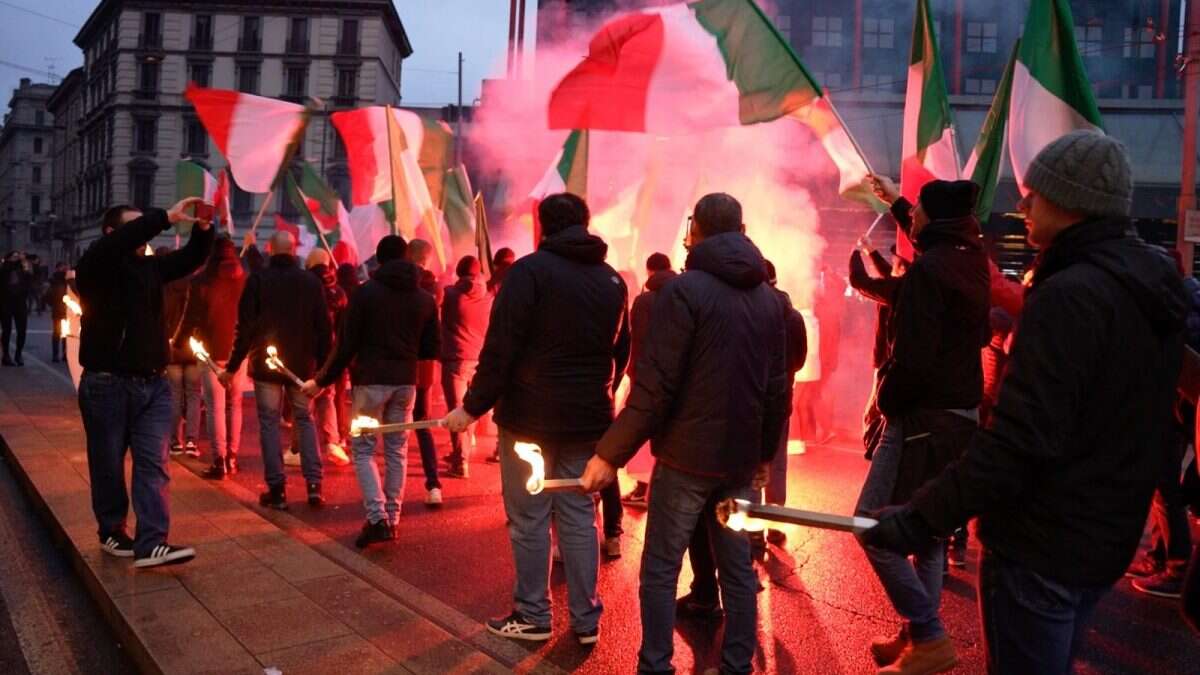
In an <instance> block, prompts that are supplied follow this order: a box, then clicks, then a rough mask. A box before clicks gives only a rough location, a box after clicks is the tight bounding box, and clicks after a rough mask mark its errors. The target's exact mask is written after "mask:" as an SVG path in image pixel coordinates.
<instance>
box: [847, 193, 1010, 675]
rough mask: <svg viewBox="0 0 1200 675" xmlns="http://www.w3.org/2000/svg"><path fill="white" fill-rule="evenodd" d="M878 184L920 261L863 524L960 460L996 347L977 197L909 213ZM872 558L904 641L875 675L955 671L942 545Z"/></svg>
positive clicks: (878, 656)
mask: <svg viewBox="0 0 1200 675" xmlns="http://www.w3.org/2000/svg"><path fill="white" fill-rule="evenodd" d="M876 185H877V192H878V193H879V194H880V198H881V199H883V200H884V201H885V202H888V203H891V204H892V213H893V214H894V215H895V216H896V219H897V221H898V222H900V223H901V224H902V226H903V225H907V224H909V223H906V222H905V221H906V219H909V218H911V221H910V223H911V227H907V228H906V229H907V230H908V232H909V233H910V236H911V238H912V240H913V243H914V248H915V249H916V251H917V256H916V259H915V260H914V261H913V263H912V265H911V266H910V267H909V269H908V271H907V272H905V274H904V276H903V277H902V278H901V281H900V284H899V286H898V287H897V288H896V289H895V300H894V304H893V305H892V312H891V316H890V321H889V322H888V354H887V360H886V361H885V362H884V364H883V366H882V367H881V368H880V370H879V386H878V388H877V392H876V404H877V405H878V407H879V410H880V412H881V413H882V414H883V416H884V427H883V431H882V434H881V437H880V440H879V443H878V445H877V447H876V450H875V453H874V455H873V456H872V459H871V469H870V471H869V473H868V474H867V478H866V481H865V482H864V483H863V488H862V492H861V494H860V495H859V499H858V506H857V511H858V512H860V513H873V512H875V511H877V510H879V509H882V508H884V507H886V506H888V505H890V504H895V503H900V502H903V501H904V500H905V499H907V498H908V496H909V495H911V494H912V492H913V490H915V489H916V488H917V487H919V486H920V485H921V483H923V482H925V481H926V480H928V479H930V478H932V477H934V476H936V475H937V473H938V472H939V471H941V469H942V468H943V467H944V466H946V464H948V463H949V462H950V461H951V460H953V459H954V458H955V457H957V456H958V454H959V453H961V451H962V449H963V448H964V447H965V445H966V443H967V441H968V440H970V437H971V434H972V433H973V432H974V430H975V428H976V427H977V426H978V424H979V411H978V406H979V401H980V398H981V397H982V392H983V370H982V367H981V365H980V350H981V349H982V348H983V346H984V345H985V344H987V341H988V338H989V337H990V333H989V331H988V288H989V278H988V268H987V256H986V254H985V253H984V251H983V245H982V241H981V239H980V232H979V223H978V222H977V221H976V220H975V217H974V216H973V215H972V213H973V210H974V208H975V201H976V199H977V198H978V194H979V187H978V186H977V185H975V184H974V183H972V182H970V181H940V180H935V181H930V182H929V183H926V184H925V186H924V187H923V188H922V189H921V193H920V198H919V200H918V202H917V204H916V205H915V206H912V205H910V204H908V202H907V201H905V200H904V199H903V198H901V197H899V194H898V192H897V191H896V190H895V185H894V184H892V182H891V181H890V180H887V179H886V178H877V179H876ZM959 524H960V525H961V523H959ZM865 550H866V553H867V559H868V560H870V561H871V565H872V567H874V569H875V573H876V575H877V576H878V577H879V581H880V583H882V585H883V587H884V590H885V591H886V592H887V594H888V598H889V599H890V600H891V602H892V605H893V607H895V609H896V612H897V613H898V614H900V616H901V617H903V618H904V619H905V625H904V628H902V629H901V631H900V633H899V635H897V636H896V637H894V638H881V639H878V640H876V641H875V642H874V644H872V645H871V654H872V656H873V657H874V658H875V661H876V662H877V663H878V664H879V665H880V666H883V670H881V671H880V672H886V673H905V674H910V673H934V672H941V671H942V669H946V668H950V667H952V666H953V665H954V664H955V663H957V661H958V657H957V655H956V653H955V649H954V643H953V642H951V640H950V638H949V637H948V636H947V635H946V630H945V627H944V626H943V625H942V621H941V618H940V616H939V605H940V604H941V592H942V565H943V560H944V558H945V550H944V548H943V546H942V545H941V543H939V542H935V541H932V540H931V541H930V542H928V543H927V545H926V546H924V547H922V549H921V550H920V551H917V552H916V555H914V556H913V559H912V561H911V562H910V561H909V560H908V558H907V557H905V556H899V555H896V554H895V553H894V552H892V551H890V550H887V549H884V548H879V547H874V546H866V547H865Z"/></svg>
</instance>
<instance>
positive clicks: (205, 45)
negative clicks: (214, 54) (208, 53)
mask: <svg viewBox="0 0 1200 675" xmlns="http://www.w3.org/2000/svg"><path fill="white" fill-rule="evenodd" d="M212 46H213V18H212V15H211V14H197V15H196V16H195V18H194V19H193V20H192V49H212Z"/></svg>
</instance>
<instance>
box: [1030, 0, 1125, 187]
mask: <svg viewBox="0 0 1200 675" xmlns="http://www.w3.org/2000/svg"><path fill="white" fill-rule="evenodd" d="M1009 124H1010V128H1009V131H1008V154H1009V157H1010V158H1011V159H1012V166H1013V175H1014V176H1015V177H1016V179H1017V186H1018V187H1020V188H1021V189H1022V191H1024V178H1025V171H1026V169H1027V168H1028V167H1029V165H1030V163H1032V162H1033V158H1034V157H1036V156H1037V154H1038V152H1040V151H1041V150H1042V148H1044V147H1046V146H1047V145H1049V144H1050V143H1051V142H1052V141H1054V140H1055V139H1057V138H1058V137H1060V136H1062V135H1064V134H1067V133H1070V132H1072V131H1075V130H1076V129H1094V130H1096V131H1101V132H1102V131H1103V126H1104V125H1103V122H1102V121H1101V119H1100V109H1099V108H1097V107H1096V99H1095V97H1094V96H1093V95H1092V86H1091V83H1090V82H1089V80H1088V77H1087V72H1086V71H1085V70H1084V68H1083V59H1081V58H1080V56H1079V48H1078V47H1077V46H1076V44H1075V21H1074V19H1073V18H1072V17H1071V8H1070V6H1069V4H1068V2H1067V0H1031V2H1030V3H1029V14H1028V15H1027V16H1026V18H1025V34H1024V35H1023V36H1022V37H1021V46H1020V48H1019V49H1018V50H1017V62H1016V65H1015V66H1014V68H1013V76H1012V103H1011V105H1010V107H1009Z"/></svg>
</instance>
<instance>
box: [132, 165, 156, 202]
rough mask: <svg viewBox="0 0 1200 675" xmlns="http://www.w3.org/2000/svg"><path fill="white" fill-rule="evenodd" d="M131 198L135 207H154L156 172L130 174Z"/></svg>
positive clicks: (140, 171) (143, 171)
mask: <svg viewBox="0 0 1200 675" xmlns="http://www.w3.org/2000/svg"><path fill="white" fill-rule="evenodd" d="M129 197H130V201H132V202H133V206H134V207H135V208H138V209H148V208H150V207H151V206H153V205H154V172H153V171H149V170H146V169H139V170H137V171H132V172H130V174H129Z"/></svg>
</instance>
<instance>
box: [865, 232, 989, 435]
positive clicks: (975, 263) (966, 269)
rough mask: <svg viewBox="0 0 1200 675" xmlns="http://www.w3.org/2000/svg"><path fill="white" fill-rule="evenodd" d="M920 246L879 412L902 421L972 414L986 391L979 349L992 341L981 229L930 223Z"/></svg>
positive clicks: (899, 294) (899, 312) (903, 296)
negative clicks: (916, 414) (915, 415)
mask: <svg viewBox="0 0 1200 675" xmlns="http://www.w3.org/2000/svg"><path fill="white" fill-rule="evenodd" d="M915 245H916V248H917V250H918V251H919V252H920V255H918V256H917V259H916V260H915V261H913V263H912V265H911V266H910V267H909V268H908V271H907V272H905V274H904V276H903V277H901V279H902V281H901V283H900V287H899V288H898V289H897V291H896V301H895V304H894V305H893V307H892V313H891V316H890V318H889V322H888V360H887V361H886V362H885V363H884V364H883V367H882V368H881V370H880V384H879V396H878V405H879V409H880V410H881V411H883V413H884V414H885V415H888V416H896V417H899V416H901V415H904V414H906V413H911V412H913V411H916V410H921V409H929V410H948V409H966V408H974V407H976V406H978V405H979V400H980V398H981V396H982V392H983V371H982V369H981V367H980V362H979V356H980V351H979V350H981V349H982V348H983V346H984V345H986V344H987V343H988V339H989V338H990V337H991V331H990V330H989V328H988V309H989V306H988V292H989V277H988V267H987V256H986V255H985V254H984V252H983V246H982V244H981V242H980V239H979V225H978V223H977V222H976V221H975V219H974V218H973V217H967V218H964V219H959V220H939V221H933V222H931V223H929V224H928V225H926V226H925V228H924V229H922V230H921V233H920V235H919V236H918V237H917V241H916V242H915Z"/></svg>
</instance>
